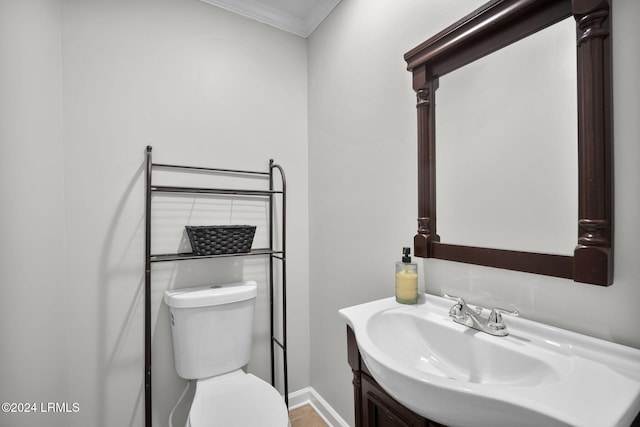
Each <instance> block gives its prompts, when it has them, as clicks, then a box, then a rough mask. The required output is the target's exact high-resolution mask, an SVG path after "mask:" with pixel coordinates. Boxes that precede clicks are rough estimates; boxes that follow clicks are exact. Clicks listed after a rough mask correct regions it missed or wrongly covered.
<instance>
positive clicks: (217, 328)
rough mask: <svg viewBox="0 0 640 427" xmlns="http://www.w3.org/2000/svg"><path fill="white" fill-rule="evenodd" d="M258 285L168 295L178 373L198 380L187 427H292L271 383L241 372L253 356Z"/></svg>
mask: <svg viewBox="0 0 640 427" xmlns="http://www.w3.org/2000/svg"><path fill="white" fill-rule="evenodd" d="M256 294H257V284H256V282H254V281H249V282H239V283H229V284H226V285H211V286H201V287H195V288H185V289H174V290H168V291H165V295H164V302H165V303H166V304H167V305H168V306H169V321H170V323H171V336H172V339H173V353H174V362H175V367H176V372H177V373H178V375H179V376H180V377H182V378H184V379H192V380H196V391H195V395H194V398H193V402H192V404H191V408H190V410H189V416H188V419H187V423H186V427H287V426H288V425H289V419H288V418H289V417H288V415H289V414H288V411H287V407H286V405H285V402H284V400H283V399H282V396H280V393H279V392H278V391H277V390H276V389H275V388H274V387H272V386H271V384H269V383H267V382H265V381H263V380H261V379H260V378H258V377H256V376H254V375H252V374H247V373H245V372H244V371H243V370H242V367H243V366H245V365H246V364H247V363H248V362H249V358H250V354H251V341H252V336H251V332H252V326H253V311H254V306H255V299H256Z"/></svg>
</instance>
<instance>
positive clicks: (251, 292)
mask: <svg viewBox="0 0 640 427" xmlns="http://www.w3.org/2000/svg"><path fill="white" fill-rule="evenodd" d="M257 287H258V285H257V283H256V282H255V281H253V280H250V281H246V282H235V283H225V284H221V285H207V286H198V287H193V288H182V289H170V290H166V291H164V302H165V304H167V305H168V306H169V307H175V308H190V307H208V306H213V305H222V304H231V303H234V302H239V301H245V300H249V299H252V298H255V297H256V294H257Z"/></svg>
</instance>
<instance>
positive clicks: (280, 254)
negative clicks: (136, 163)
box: [144, 146, 289, 427]
mask: <svg viewBox="0 0 640 427" xmlns="http://www.w3.org/2000/svg"><path fill="white" fill-rule="evenodd" d="M151 151H152V147H151V146H147V149H146V191H145V267H144V268H145V279H144V280H145V289H144V295H145V303H144V348H145V359H144V389H145V396H144V405H145V416H144V419H145V426H146V427H151V425H152V424H151V419H152V416H151V408H152V399H151V265H152V264H153V263H156V262H168V261H182V260H192V259H207V258H222V257H232V256H269V279H268V280H269V314H270V318H271V319H270V331H271V385H273V386H274V387H275V376H276V373H275V351H276V346H277V347H279V348H280V349H281V350H282V354H283V355H282V363H283V377H284V379H283V388H284V400H285V403H286V405H287V407H288V406H289V376H288V364H287V266H286V240H287V239H286V237H287V234H286V222H287V216H286V204H287V200H286V197H287V195H286V187H287V184H286V179H285V175H284V170H283V169H282V167H281V166H279V165H277V164H275V163H274V161H273V159H271V160H269V171H268V172H259V171H246V170H237V169H219V168H205V167H196V166H179V165H169V164H161V163H152V161H151ZM154 169H167V170H171V169H173V170H177V171H181V172H186V173H189V172H192V173H194V172H195V173H211V174H237V175H239V176H241V175H245V176H251V177H254V178H255V177H264V178H265V179H266V178H268V179H269V189H268V190H251V189H250V190H240V189H228V188H201V187H173V186H160V185H153V184H152V173H153V170H154ZM274 169H277V170H278V172H279V174H280V179H281V190H275V186H274ZM156 192H157V193H179V194H185V193H187V194H194V195H196V196H199V195H205V196H206V195H238V196H263V197H266V198H267V200H268V201H269V247H268V248H259V249H252V250H251V251H250V252H248V253H242V254H224V255H207V256H198V255H194V254H193V253H175V254H152V253H151V209H152V194H153V193H156ZM277 195H279V196H281V203H282V204H281V218H282V219H281V228H280V238H281V241H280V249H279V250H276V249H275V234H276V228H275V216H276V214H275V212H276V211H275V197H276V196H277ZM274 260H279V261H281V262H282V272H281V283H282V302H281V305H282V307H281V308H282V313H281V315H282V337H281V338H282V339H281V340H279V339H278V338H277V337H276V336H275V304H274Z"/></svg>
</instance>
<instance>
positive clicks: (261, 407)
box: [186, 369, 289, 427]
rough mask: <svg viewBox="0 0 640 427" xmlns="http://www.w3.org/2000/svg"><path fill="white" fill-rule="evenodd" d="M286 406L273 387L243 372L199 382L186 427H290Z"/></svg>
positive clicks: (238, 371) (239, 371)
mask: <svg viewBox="0 0 640 427" xmlns="http://www.w3.org/2000/svg"><path fill="white" fill-rule="evenodd" d="M288 425H289V417H288V412H287V407H286V405H285V403H284V400H283V399H282V396H280V393H279V392H278V391H277V390H276V389H275V388H273V387H272V386H271V384H269V383H267V382H265V381H263V380H261V379H260V378H258V377H256V376H254V375H252V374H247V373H245V372H244V371H242V370H241V369H239V370H237V371H233V372H231V373H228V374H224V375H218V376H215V377H211V378H207V379H202V380H198V381H197V383H196V392H195V396H194V398H193V403H192V404H191V410H190V411H189V419H188V420H187V425H186V427H220V426H225V427H248V426H265V427H266V426H268V427H287V426H288Z"/></svg>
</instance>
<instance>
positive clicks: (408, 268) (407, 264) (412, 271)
mask: <svg viewBox="0 0 640 427" xmlns="http://www.w3.org/2000/svg"><path fill="white" fill-rule="evenodd" d="M410 253H411V249H409V248H402V254H403V256H402V261H398V262H396V301H397V302H399V303H401V304H416V303H417V302H418V265H417V264H416V263H414V262H411V257H410V256H409V254H410Z"/></svg>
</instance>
